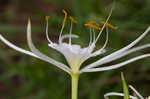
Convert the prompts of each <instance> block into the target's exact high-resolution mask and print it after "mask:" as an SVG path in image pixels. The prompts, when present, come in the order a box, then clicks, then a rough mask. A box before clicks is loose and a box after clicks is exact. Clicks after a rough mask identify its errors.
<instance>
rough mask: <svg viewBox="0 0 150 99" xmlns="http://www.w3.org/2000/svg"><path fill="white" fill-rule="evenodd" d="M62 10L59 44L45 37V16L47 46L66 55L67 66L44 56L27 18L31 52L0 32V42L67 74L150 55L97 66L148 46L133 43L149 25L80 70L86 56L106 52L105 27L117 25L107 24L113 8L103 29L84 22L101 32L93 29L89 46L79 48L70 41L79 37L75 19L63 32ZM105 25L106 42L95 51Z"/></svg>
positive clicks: (104, 68) (123, 63)
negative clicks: (33, 37)
mask: <svg viewBox="0 0 150 99" xmlns="http://www.w3.org/2000/svg"><path fill="white" fill-rule="evenodd" d="M63 12H64V14H65V18H64V21H63V24H62V29H61V31H60V35H59V41H58V43H54V42H52V41H51V40H50V38H49V36H48V17H47V18H46V20H47V25H46V38H47V40H48V42H49V44H48V46H49V47H51V48H53V49H55V50H57V51H58V52H60V53H61V54H63V55H64V57H65V58H66V60H67V62H68V64H69V66H67V65H65V64H63V63H61V62H58V61H56V60H55V59H52V58H50V57H48V56H46V55H44V54H43V53H41V52H40V51H39V50H38V49H37V48H36V47H35V46H34V44H33V42H32V39H31V22H30V20H29V21H28V25H27V42H28V45H29V48H30V50H31V51H27V50H24V49H22V48H20V47H17V46H15V45H14V44H12V43H10V42H9V41H8V40H7V39H5V38H4V37H3V36H2V35H0V40H1V41H2V42H4V43H5V44H6V45H8V46H10V47H11V48H13V49H15V50H17V51H19V52H22V53H25V54H27V55H30V56H33V57H36V58H39V59H41V60H44V61H46V62H49V63H51V64H53V65H55V66H57V67H58V68H60V69H62V70H64V71H66V72H67V73H69V74H72V73H73V74H78V73H79V74H80V73H83V72H98V71H106V70H111V69H116V68H119V67H122V66H124V65H126V64H128V63H131V62H134V61H136V60H139V59H142V58H145V57H149V56H150V54H144V55H141V56H137V57H135V58H132V59H129V60H127V61H124V62H121V63H118V64H114V65H111V66H106V67H97V66H100V65H102V64H105V63H109V62H111V61H114V60H116V59H119V58H121V57H123V56H126V55H128V54H130V53H133V52H136V51H138V50H141V49H144V48H147V47H150V44H146V45H143V46H140V47H136V48H132V47H133V46H134V45H135V44H137V43H138V42H139V41H140V40H142V39H143V37H144V36H145V35H146V34H148V32H149V31H150V27H148V28H147V29H146V31H145V32H144V33H143V34H142V35H141V36H139V37H138V38H137V39H136V40H135V41H133V42H132V43H130V44H129V45H127V46H126V47H124V48H122V49H120V50H118V51H116V52H114V53H112V54H110V55H107V56H104V57H103V58H102V59H99V60H97V61H96V62H93V63H91V64H89V65H87V66H85V67H84V68H82V69H80V67H81V65H82V63H83V62H85V61H86V60H87V59H89V58H91V57H94V56H97V55H101V54H103V53H105V52H106V50H105V47H106V45H107V43H108V28H107V26H108V27H111V28H114V29H115V28H116V27H113V26H111V24H109V23H107V22H108V20H109V18H110V16H111V13H112V11H111V12H110V14H109V16H108V18H107V20H106V22H102V23H103V27H102V28H99V27H97V26H95V25H93V24H87V25H91V27H93V28H96V29H98V30H100V32H99V34H98V36H97V37H95V33H94V35H92V34H91V33H92V32H94V30H93V31H90V42H89V45H88V46H87V47H84V48H82V47H81V46H80V45H78V44H72V42H71V39H72V38H78V36H77V35H73V34H72V22H75V20H74V19H73V18H72V17H70V19H71V20H72V21H71V28H70V31H69V34H67V35H62V33H63V29H64V26H65V22H66V19H67V13H66V12H65V11H64V10H63ZM105 27H106V33H107V36H106V41H105V43H104V45H103V47H102V48H100V49H99V50H96V51H94V49H95V45H96V42H97V41H98V39H99V37H100V36H101V34H102V32H103V30H104V28H105ZM90 30H91V29H90ZM67 38H68V39H69V43H66V42H64V41H63V40H64V39H67Z"/></svg>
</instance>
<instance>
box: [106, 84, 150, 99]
mask: <svg viewBox="0 0 150 99" xmlns="http://www.w3.org/2000/svg"><path fill="white" fill-rule="evenodd" d="M129 88H130V89H131V90H132V91H133V92H134V93H135V94H136V96H137V97H136V96H132V95H130V96H129V97H130V99H150V96H149V97H147V98H144V97H143V96H142V95H141V94H140V93H139V92H138V91H137V90H136V89H135V88H134V87H133V86H131V85H129ZM110 96H121V97H123V96H124V93H118V92H109V93H106V94H105V95H104V98H105V99H109V98H108V97H110Z"/></svg>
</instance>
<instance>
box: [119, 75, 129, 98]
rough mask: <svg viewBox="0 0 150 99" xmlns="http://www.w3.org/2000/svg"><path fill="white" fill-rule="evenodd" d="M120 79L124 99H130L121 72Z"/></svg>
mask: <svg viewBox="0 0 150 99" xmlns="http://www.w3.org/2000/svg"><path fill="white" fill-rule="evenodd" d="M121 79H122V85H123V92H124V99H130V98H129V90H128V85H127V83H126V81H125V78H124V74H123V73H122V72H121Z"/></svg>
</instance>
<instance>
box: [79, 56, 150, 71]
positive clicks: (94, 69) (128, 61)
mask: <svg viewBox="0 0 150 99" xmlns="http://www.w3.org/2000/svg"><path fill="white" fill-rule="evenodd" d="M146 57H150V54H144V55H141V56H137V57H134V58H131V59H129V60H127V61H124V62H121V63H119V64H115V65H110V66H106V67H99V68H91V69H83V70H81V71H80V72H81V73H82V72H98V71H106V70H112V69H117V68H120V67H123V66H124V65H127V64H129V63H131V62H134V61H136V60H139V59H143V58H146Z"/></svg>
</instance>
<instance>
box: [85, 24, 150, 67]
mask: <svg viewBox="0 0 150 99" xmlns="http://www.w3.org/2000/svg"><path fill="white" fill-rule="evenodd" d="M149 31H150V27H148V28H147V30H146V31H145V32H144V33H143V34H142V35H141V36H140V37H138V38H137V39H136V40H135V41H133V42H132V43H130V44H129V45H127V46H126V47H124V48H122V49H120V50H118V51H116V52H114V53H112V54H110V55H108V56H105V57H104V58H102V59H100V60H98V61H96V62H94V63H92V64H90V65H88V66H86V67H85V68H93V67H96V66H98V65H102V64H104V63H106V61H109V60H111V59H112V58H114V57H115V56H118V55H120V54H122V53H123V52H124V51H126V50H128V49H130V48H131V47H133V46H134V45H135V44H137V43H138V42H139V41H140V40H141V39H142V38H143V37H144V36H145V35H146V34H147V33H148V32H149Z"/></svg>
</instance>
